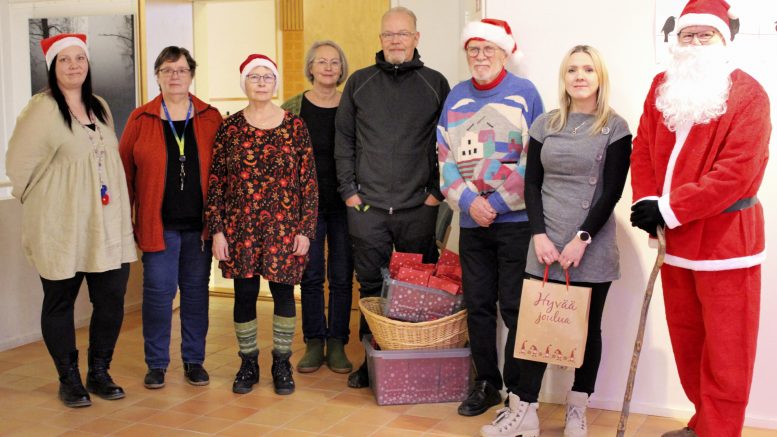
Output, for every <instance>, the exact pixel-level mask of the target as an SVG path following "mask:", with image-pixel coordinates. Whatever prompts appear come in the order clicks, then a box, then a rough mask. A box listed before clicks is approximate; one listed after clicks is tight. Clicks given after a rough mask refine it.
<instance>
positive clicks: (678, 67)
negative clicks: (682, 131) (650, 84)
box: [656, 44, 733, 132]
mask: <svg viewBox="0 0 777 437" xmlns="http://www.w3.org/2000/svg"><path fill="white" fill-rule="evenodd" d="M670 52H671V54H672V61H671V62H670V64H669V68H667V70H666V76H665V80H664V83H662V84H661V85H660V86H659V87H658V92H657V95H658V97H657V98H656V108H658V110H659V111H661V113H662V114H663V116H664V124H666V127H667V128H668V129H669V130H670V131H672V132H674V131H675V130H676V129H677V128H678V126H681V125H688V124H690V125H693V124H707V123H709V122H710V121H711V120H714V119H716V118H718V117H720V116H721V115H723V114H725V113H726V109H727V106H726V101H727V100H728V93H729V90H730V89H731V78H730V77H729V76H730V74H731V71H732V70H733V68H732V66H731V63H730V62H729V52H728V48H727V47H726V46H725V45H723V44H714V45H709V46H679V45H674V46H671V47H670Z"/></svg>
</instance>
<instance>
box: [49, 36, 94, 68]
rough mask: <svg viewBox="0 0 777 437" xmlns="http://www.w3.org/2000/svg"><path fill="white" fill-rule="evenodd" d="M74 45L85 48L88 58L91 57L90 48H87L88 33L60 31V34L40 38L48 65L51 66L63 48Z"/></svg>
mask: <svg viewBox="0 0 777 437" xmlns="http://www.w3.org/2000/svg"><path fill="white" fill-rule="evenodd" d="M72 46H77V47H81V48H82V49H84V53H86V58H87V59H89V49H87V48H86V35H84V34H83V33H60V34H59V35H56V36H52V37H50V38H46V39H42V40H40V47H41V49H43V56H45V57H46V67H47V68H51V63H52V62H53V61H54V58H55V57H56V56H57V54H58V53H59V52H61V51H62V50H63V49H66V48H68V47H72Z"/></svg>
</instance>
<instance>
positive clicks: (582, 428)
mask: <svg viewBox="0 0 777 437" xmlns="http://www.w3.org/2000/svg"><path fill="white" fill-rule="evenodd" d="M587 406H588V393H583V392H579V391H570V392H569V393H568V394H567V414H566V424H565V425H564V437H587V436H588V423H587V422H586V416H585V410H586V407H587Z"/></svg>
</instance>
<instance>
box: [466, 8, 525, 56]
mask: <svg viewBox="0 0 777 437" xmlns="http://www.w3.org/2000/svg"><path fill="white" fill-rule="evenodd" d="M472 40H476V41H491V42H492V43H494V44H496V45H497V46H499V47H500V48H501V49H502V50H504V51H505V53H507V58H508V59H509V60H511V61H512V62H514V63H517V62H518V61H519V60H520V59H521V58H522V57H523V53H522V52H521V51H520V50H518V44H517V43H516V42H515V38H513V31H512V30H511V29H510V25H509V24H507V22H506V21H504V20H498V19H496V18H484V19H482V20H480V21H470V22H469V23H467V24H466V25H464V30H463V31H462V32H461V45H462V46H464V49H466V48H467V44H469V42H470V41H472Z"/></svg>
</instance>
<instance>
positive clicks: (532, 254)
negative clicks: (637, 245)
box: [483, 45, 631, 437]
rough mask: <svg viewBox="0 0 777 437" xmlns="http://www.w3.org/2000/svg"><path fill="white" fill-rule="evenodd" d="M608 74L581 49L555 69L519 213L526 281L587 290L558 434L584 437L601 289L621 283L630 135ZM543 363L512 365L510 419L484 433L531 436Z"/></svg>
mask: <svg viewBox="0 0 777 437" xmlns="http://www.w3.org/2000/svg"><path fill="white" fill-rule="evenodd" d="M609 92H610V84H609V80H608V75H607V69H606V67H605V65H604V62H603V61H602V57H601V55H600V54H599V52H598V51H596V49H594V48H593V47H590V46H585V45H580V46H575V47H573V48H572V49H571V50H570V51H569V52H568V53H567V54H566V56H565V57H564V60H563V61H562V63H561V68H560V70H559V108H558V109H556V110H553V111H550V112H548V113H547V114H543V115H542V116H540V117H539V118H538V119H537V120H536V121H535V122H534V123H533V124H532V126H531V129H530V130H529V135H530V136H531V139H530V140H529V152H528V157H527V164H526V186H525V196H526V209H527V212H528V214H529V226H530V227H531V232H532V242H531V244H530V245H529V254H528V256H527V261H526V274H527V275H529V276H534V277H540V278H541V277H542V275H543V273H544V271H545V268H546V266H548V267H549V270H550V274H549V278H550V280H553V281H558V282H563V281H564V277H565V273H564V271H565V270H566V271H567V272H568V273H569V277H570V280H571V282H572V284H574V285H580V286H585V287H591V289H592V293H591V307H590V313H589V320H588V339H587V343H586V350H585V356H584V359H583V365H582V366H581V367H580V368H579V369H576V370H575V382H574V384H573V386H572V391H571V392H570V393H569V394H568V396H567V411H566V426H565V429H564V436H566V437H584V436H587V435H588V434H587V424H586V416H585V410H586V406H587V403H588V398H589V396H590V395H591V393H593V391H594V386H595V384H596V376H597V372H598V370H599V361H600V359H601V353H602V335H601V320H602V311H603V309H604V302H605V299H606V297H607V291H608V290H609V288H610V284H611V283H612V281H613V280H615V279H618V278H619V277H620V272H619V263H618V259H619V254H618V246H617V244H616V239H615V218H614V216H613V209H614V208H615V204H616V203H617V202H618V200H619V199H620V197H621V194H622V192H623V186H624V184H625V183H626V174H627V173H628V170H629V158H630V155H631V134H630V132H629V128H628V126H627V125H626V122H625V121H624V120H623V119H622V118H621V117H620V116H618V115H617V114H616V113H615V111H613V110H612V109H611V108H610V106H609V99H608V97H609ZM545 367H546V364H545V363H539V362H536V361H526V360H519V369H520V381H519V383H518V389H517V390H515V391H514V392H513V393H510V395H509V397H510V399H509V407H508V410H509V411H508V414H502V415H499V416H497V420H495V421H494V423H493V424H492V425H487V426H485V427H484V428H483V431H484V432H483V435H485V436H502V435H514V434H515V433H522V435H523V436H524V437H531V436H534V437H536V436H539V420H538V419H537V397H538V394H539V391H540V385H541V384H542V377H543V374H544V372H545Z"/></svg>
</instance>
